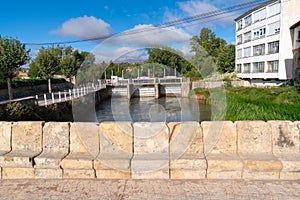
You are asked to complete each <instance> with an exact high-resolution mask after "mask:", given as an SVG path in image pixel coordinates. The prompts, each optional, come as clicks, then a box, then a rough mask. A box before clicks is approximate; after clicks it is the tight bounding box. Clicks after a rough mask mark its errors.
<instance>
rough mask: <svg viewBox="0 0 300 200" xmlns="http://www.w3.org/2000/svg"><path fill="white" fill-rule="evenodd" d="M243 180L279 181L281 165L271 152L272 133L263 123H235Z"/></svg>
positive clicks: (267, 124) (266, 124)
mask: <svg viewBox="0 0 300 200" xmlns="http://www.w3.org/2000/svg"><path fill="white" fill-rule="evenodd" d="M236 126H237V134H238V154H239V156H240V158H241V159H242V161H243V173H242V178H244V179H279V174H280V171H281V170H282V163H281V162H280V160H279V159H278V158H277V157H275V156H274V155H273V152H272V131H271V126H270V124H269V123H266V122H263V121H238V122H236Z"/></svg>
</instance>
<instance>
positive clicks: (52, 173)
mask: <svg viewBox="0 0 300 200" xmlns="http://www.w3.org/2000/svg"><path fill="white" fill-rule="evenodd" d="M34 177H35V178H43V179H60V178H62V169H43V168H35V169H34Z"/></svg>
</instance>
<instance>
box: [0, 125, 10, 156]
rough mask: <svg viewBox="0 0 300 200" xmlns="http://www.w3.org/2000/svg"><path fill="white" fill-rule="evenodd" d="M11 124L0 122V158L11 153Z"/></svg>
mask: <svg viewBox="0 0 300 200" xmlns="http://www.w3.org/2000/svg"><path fill="white" fill-rule="evenodd" d="M10 141H11V122H0V156H1V155H4V154H6V153H8V152H10V151H11V143H10Z"/></svg>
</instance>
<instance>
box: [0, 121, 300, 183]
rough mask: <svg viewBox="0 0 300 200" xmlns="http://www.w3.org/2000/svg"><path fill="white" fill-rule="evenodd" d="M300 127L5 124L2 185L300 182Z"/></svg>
mask: <svg viewBox="0 0 300 200" xmlns="http://www.w3.org/2000/svg"><path fill="white" fill-rule="evenodd" d="M299 128H300V122H290V121H268V122H263V121H237V122H230V121H220V122H202V123H198V122H170V123H160V122H136V123H130V122H102V123H100V124H97V123H68V122H47V123H45V122H0V178H1V179H20V178H25V179H27V178H39V179H41V178H50V179H62V178H85V179H86V178H92V179H95V178H98V179H205V178H207V179H287V180H288V179H294V180H300V133H299Z"/></svg>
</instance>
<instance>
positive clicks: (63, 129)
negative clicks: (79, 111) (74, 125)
mask: <svg viewBox="0 0 300 200" xmlns="http://www.w3.org/2000/svg"><path fill="white" fill-rule="evenodd" d="M69 143H70V133H69V123H67V122H48V123H46V124H45V125H44V127H43V152H42V153H41V154H40V155H39V156H38V157H36V158H34V161H35V167H36V168H48V169H49V168H56V169H58V168H59V167H60V161H61V160H62V159H63V158H64V157H65V156H66V155H67V154H68V153H69V148H70V147H69Z"/></svg>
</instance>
